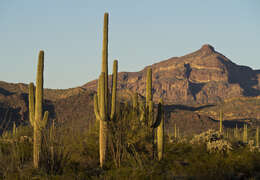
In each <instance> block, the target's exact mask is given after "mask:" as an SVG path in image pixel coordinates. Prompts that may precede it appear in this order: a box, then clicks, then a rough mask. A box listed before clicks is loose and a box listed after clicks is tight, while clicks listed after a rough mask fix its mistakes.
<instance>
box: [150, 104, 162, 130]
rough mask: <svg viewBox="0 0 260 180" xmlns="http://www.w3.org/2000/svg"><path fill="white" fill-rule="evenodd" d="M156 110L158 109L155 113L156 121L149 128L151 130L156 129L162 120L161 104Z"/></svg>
mask: <svg viewBox="0 0 260 180" xmlns="http://www.w3.org/2000/svg"><path fill="white" fill-rule="evenodd" d="M157 109H158V112H157V116H156V121H155V122H154V124H153V125H152V126H151V128H157V127H158V126H159V125H160V124H161V120H162V104H161V102H160V103H159V104H158V108H157Z"/></svg>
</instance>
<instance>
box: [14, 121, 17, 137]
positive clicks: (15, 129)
mask: <svg viewBox="0 0 260 180" xmlns="http://www.w3.org/2000/svg"><path fill="white" fill-rule="evenodd" d="M16 134H17V128H16V124H15V122H14V123H13V137H15V136H16Z"/></svg>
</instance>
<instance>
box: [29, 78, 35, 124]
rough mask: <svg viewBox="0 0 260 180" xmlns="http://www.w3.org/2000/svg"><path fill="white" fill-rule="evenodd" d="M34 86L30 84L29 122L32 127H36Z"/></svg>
mask: <svg viewBox="0 0 260 180" xmlns="http://www.w3.org/2000/svg"><path fill="white" fill-rule="evenodd" d="M34 115H35V111H34V84H33V83H30V84H29V121H30V124H31V126H34V122H35V121H34Z"/></svg>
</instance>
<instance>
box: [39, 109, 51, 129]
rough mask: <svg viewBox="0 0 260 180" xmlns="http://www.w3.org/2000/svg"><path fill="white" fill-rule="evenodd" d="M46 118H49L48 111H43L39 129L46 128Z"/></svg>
mask: <svg viewBox="0 0 260 180" xmlns="http://www.w3.org/2000/svg"><path fill="white" fill-rule="evenodd" d="M48 118H49V111H45V112H44V116H43V119H42V121H40V122H41V124H40V127H41V129H43V128H45V127H46V124H47V122H48Z"/></svg>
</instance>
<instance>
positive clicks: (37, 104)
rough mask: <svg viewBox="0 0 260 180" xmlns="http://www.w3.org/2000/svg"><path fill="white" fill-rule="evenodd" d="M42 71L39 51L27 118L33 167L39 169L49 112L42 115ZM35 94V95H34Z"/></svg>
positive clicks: (42, 55) (30, 86)
mask: <svg viewBox="0 0 260 180" xmlns="http://www.w3.org/2000/svg"><path fill="white" fill-rule="evenodd" d="M43 70H44V52H43V51H40V53H39V59H38V67H37V76H36V89H35V92H34V84H33V83H30V84H29V116H30V117H29V118H30V123H31V125H32V126H33V165H34V168H38V167H39V161H40V151H41V140H42V137H41V131H42V129H43V128H44V127H45V126H46V124H47V119H48V116H49V112H48V111H46V112H45V113H44V117H42V113H43ZM34 94H35V95H34Z"/></svg>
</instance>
